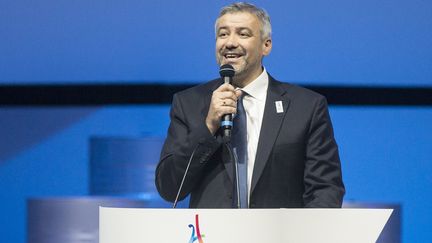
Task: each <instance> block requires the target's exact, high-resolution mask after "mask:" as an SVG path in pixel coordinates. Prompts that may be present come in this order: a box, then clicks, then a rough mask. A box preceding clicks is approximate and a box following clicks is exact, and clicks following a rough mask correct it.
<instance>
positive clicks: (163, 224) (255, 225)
mask: <svg viewBox="0 0 432 243" xmlns="http://www.w3.org/2000/svg"><path fill="white" fill-rule="evenodd" d="M391 213H392V209H136V208H135V209H132V208H107V207H100V209H99V242H100V243H150V242H167V243H168V242H169V243H177V242H178V243H193V242H196V243H231V242H233V243H234V242H236V243H239V242H240V243H243V242H244V243H270V242H275V243H285V242H286V243H373V242H375V241H376V240H377V239H378V236H379V234H380V233H381V231H382V229H383V228H384V225H385V224H386V222H387V220H388V219H389V217H390V215H391Z"/></svg>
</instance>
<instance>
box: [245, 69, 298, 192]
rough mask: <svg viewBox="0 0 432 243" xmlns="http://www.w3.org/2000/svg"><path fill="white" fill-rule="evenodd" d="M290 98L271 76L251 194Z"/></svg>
mask: <svg viewBox="0 0 432 243" xmlns="http://www.w3.org/2000/svg"><path fill="white" fill-rule="evenodd" d="M276 102H282V106H283V111H282V112H277V110H276ZM289 103H290V100H289V99H288V97H287V96H286V94H285V90H284V89H283V88H282V87H281V85H280V84H279V82H277V81H275V80H274V79H273V78H272V77H270V76H269V86H268V90H267V98H266V104H265V108H264V115H263V121H262V125H261V131H260V137H259V140H258V148H257V154H256V157H255V165H254V169H253V174H252V185H251V194H252V192H253V190H254V188H255V186H256V184H257V183H258V180H259V178H260V177H261V174H262V172H263V170H264V168H265V165H266V163H267V161H268V158H269V155H270V153H271V151H272V149H273V145H274V143H275V141H276V138H277V136H278V134H279V130H280V128H281V125H282V122H283V120H284V117H285V114H286V111H287V110H288V108H289Z"/></svg>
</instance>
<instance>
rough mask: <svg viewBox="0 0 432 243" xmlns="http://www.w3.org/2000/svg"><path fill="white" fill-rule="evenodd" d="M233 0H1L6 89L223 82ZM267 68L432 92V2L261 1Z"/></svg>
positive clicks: (1, 67)
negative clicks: (221, 47)
mask: <svg viewBox="0 0 432 243" xmlns="http://www.w3.org/2000/svg"><path fill="white" fill-rule="evenodd" d="M229 2H230V1H221V0H217V1H196V0H194V1H192V0H184V1H177V0H165V1H142V0H128V1H121V0H112V1H103V0H93V1H87V0H74V1H51V0H39V1H25V0H14V1H7V0H0V36H1V38H0V53H1V55H0V83H11V84H22V83H77V82H79V83H81V82H86V81H88V82H99V83H100V82H117V81H127V82H143V81H146V82H154V81H155V80H160V81H161V82H167V83H172V82H188V83H195V82H201V81H203V80H207V79H209V78H212V77H215V76H217V66H216V62H215V60H214V59H215V58H214V20H215V17H216V16H217V14H218V11H219V9H220V7H221V6H223V5H226V4H227V3H229ZM254 2H255V3H256V4H257V5H259V6H263V7H265V8H266V9H267V10H268V12H269V13H270V15H271V17H272V21H273V33H274V35H273V44H274V48H273V53H272V54H271V55H270V56H269V57H268V59H267V60H266V64H267V66H268V70H269V71H270V72H271V73H272V74H274V76H276V77H278V78H279V79H281V80H285V81H295V82H300V83H304V84H331V85H368V86H393V85H396V86H429V87H430V86H432V81H431V80H432V68H431V67H432V58H431V57H432V27H431V23H432V14H431V11H432V1H422V0H392V1H390V0H381V1H376V0H363V1H355V0H328V1H310V0H305V1H287V0H273V1H264V0H261V1H254Z"/></svg>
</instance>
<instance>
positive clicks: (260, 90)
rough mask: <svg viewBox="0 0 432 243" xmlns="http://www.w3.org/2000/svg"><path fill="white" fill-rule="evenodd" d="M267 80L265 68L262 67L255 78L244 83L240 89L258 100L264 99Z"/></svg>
mask: <svg viewBox="0 0 432 243" xmlns="http://www.w3.org/2000/svg"><path fill="white" fill-rule="evenodd" d="M268 82H269V77H268V74H267V70H266V69H265V67H264V68H263V72H262V73H261V74H260V75H259V76H258V77H257V78H256V79H255V80H253V81H252V82H250V83H249V84H248V85H246V86H245V87H244V88H243V89H242V90H243V91H244V92H246V93H247V94H248V95H250V96H252V97H254V98H256V99H258V100H265V98H266V95H267V88H268Z"/></svg>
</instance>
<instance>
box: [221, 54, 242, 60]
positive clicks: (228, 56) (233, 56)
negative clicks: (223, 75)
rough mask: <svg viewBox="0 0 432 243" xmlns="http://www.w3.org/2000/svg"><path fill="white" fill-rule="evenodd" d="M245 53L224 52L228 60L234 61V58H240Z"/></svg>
mask: <svg viewBox="0 0 432 243" xmlns="http://www.w3.org/2000/svg"><path fill="white" fill-rule="evenodd" d="M242 56H243V55H242V54H239V53H225V54H223V57H224V58H225V59H226V60H232V61H234V60H237V59H239V58H240V57H242Z"/></svg>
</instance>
